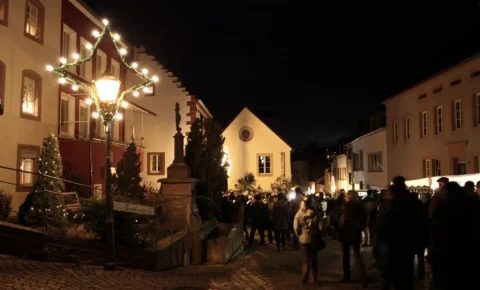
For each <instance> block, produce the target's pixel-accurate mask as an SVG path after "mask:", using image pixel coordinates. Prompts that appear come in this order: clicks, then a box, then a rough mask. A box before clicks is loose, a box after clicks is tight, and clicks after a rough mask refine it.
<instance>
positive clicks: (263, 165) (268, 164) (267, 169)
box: [257, 154, 273, 175]
mask: <svg viewBox="0 0 480 290" xmlns="http://www.w3.org/2000/svg"><path fill="white" fill-rule="evenodd" d="M272 159H273V155H272V154H258V155H257V160H258V161H257V162H258V174H259V175H271V174H272V171H273V170H272Z"/></svg>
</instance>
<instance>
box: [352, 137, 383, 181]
mask: <svg viewBox="0 0 480 290" xmlns="http://www.w3.org/2000/svg"><path fill="white" fill-rule="evenodd" d="M348 147H349V149H350V150H351V156H352V173H353V180H352V188H353V189H355V190H365V189H381V188H385V187H386V186H387V185H388V184H389V182H388V166H387V164H388V163H387V158H388V155H387V135H386V129H385V128H380V129H378V130H375V131H372V132H370V133H368V134H365V135H363V136H361V137H359V138H357V139H355V140H353V141H352V142H351V143H350V144H349V145H348Z"/></svg>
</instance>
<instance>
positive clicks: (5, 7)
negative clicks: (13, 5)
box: [0, 0, 9, 27]
mask: <svg viewBox="0 0 480 290" xmlns="http://www.w3.org/2000/svg"><path fill="white" fill-rule="evenodd" d="M0 1H2V2H1V3H3V18H0V25H3V26H5V27H8V6H9V5H8V4H9V3H8V0H0Z"/></svg>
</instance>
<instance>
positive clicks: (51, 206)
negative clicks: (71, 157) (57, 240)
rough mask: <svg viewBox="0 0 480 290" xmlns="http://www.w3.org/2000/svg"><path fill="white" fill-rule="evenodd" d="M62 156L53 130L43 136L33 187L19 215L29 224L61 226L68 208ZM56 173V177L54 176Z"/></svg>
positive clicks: (21, 219)
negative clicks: (63, 193) (63, 179)
mask: <svg viewBox="0 0 480 290" xmlns="http://www.w3.org/2000/svg"><path fill="white" fill-rule="evenodd" d="M62 171H63V169H62V157H61V156H60V149H59V147H58V139H57V137H55V135H54V134H53V133H51V134H50V135H49V136H48V137H46V138H45V139H44V140H43V148H42V152H41V153H40V158H39V159H38V173H39V174H40V175H37V178H36V180H35V184H34V186H33V191H32V192H31V193H30V194H28V196H27V198H26V199H25V201H24V202H23V204H22V205H21V206H20V210H19V211H20V213H19V219H20V221H22V223H23V224H25V225H28V226H43V225H47V226H62V225H64V224H65V222H66V219H67V217H66V216H67V212H66V208H65V204H64V200H63V195H61V193H62V192H63V191H64V189H65V184H64V183H63V181H62V180H59V179H58V178H61V177H62ZM52 177H53V178H52Z"/></svg>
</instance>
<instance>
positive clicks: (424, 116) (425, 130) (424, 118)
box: [420, 111, 428, 138]
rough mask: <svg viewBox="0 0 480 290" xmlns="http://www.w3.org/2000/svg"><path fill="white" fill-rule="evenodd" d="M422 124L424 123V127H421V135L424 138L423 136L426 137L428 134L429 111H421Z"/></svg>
mask: <svg viewBox="0 0 480 290" xmlns="http://www.w3.org/2000/svg"><path fill="white" fill-rule="evenodd" d="M420 116H421V118H422V119H421V124H422V127H421V128H420V129H421V130H422V131H421V136H422V138H423V137H426V136H427V135H428V112H427V111H423V112H422V113H421V115H420Z"/></svg>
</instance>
